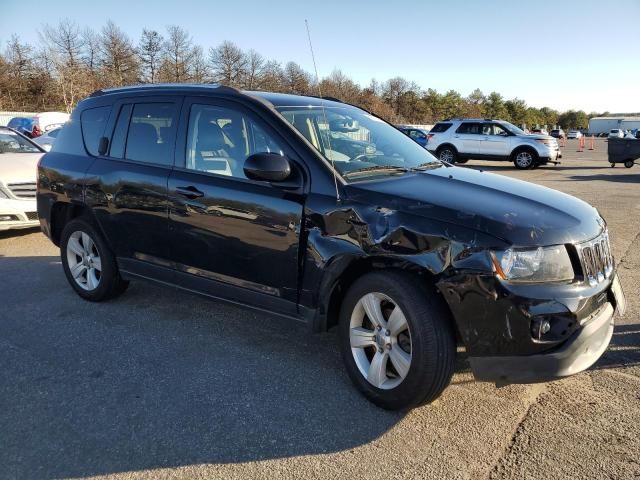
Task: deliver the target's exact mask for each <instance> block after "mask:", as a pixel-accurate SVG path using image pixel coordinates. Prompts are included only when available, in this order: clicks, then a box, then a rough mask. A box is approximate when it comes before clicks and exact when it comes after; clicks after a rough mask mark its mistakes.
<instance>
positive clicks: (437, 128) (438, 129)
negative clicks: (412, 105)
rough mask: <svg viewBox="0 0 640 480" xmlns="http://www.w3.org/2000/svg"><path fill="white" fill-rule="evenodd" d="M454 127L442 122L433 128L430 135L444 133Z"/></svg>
mask: <svg viewBox="0 0 640 480" xmlns="http://www.w3.org/2000/svg"><path fill="white" fill-rule="evenodd" d="M451 125H453V124H452V123H446V122H440V123H436V124H435V125H434V126H433V128H432V129H431V130H430V131H429V133H443V132H446V131H447V130H449V128H450V127H451Z"/></svg>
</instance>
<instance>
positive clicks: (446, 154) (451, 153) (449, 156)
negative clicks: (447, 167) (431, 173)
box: [437, 145, 458, 163]
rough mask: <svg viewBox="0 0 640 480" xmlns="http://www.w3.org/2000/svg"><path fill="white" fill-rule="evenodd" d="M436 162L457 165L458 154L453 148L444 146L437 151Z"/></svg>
mask: <svg viewBox="0 0 640 480" xmlns="http://www.w3.org/2000/svg"><path fill="white" fill-rule="evenodd" d="M437 154H438V160H441V161H443V162H447V163H457V162H458V152H457V151H456V149H455V148H453V147H451V146H449V145H445V146H444V147H440V148H439V149H438V151H437Z"/></svg>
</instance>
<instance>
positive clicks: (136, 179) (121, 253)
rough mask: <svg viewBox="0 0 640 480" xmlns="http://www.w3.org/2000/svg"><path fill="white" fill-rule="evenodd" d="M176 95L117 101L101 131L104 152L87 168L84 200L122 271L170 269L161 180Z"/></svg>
mask: <svg viewBox="0 0 640 480" xmlns="http://www.w3.org/2000/svg"><path fill="white" fill-rule="evenodd" d="M181 101H182V98H181V97H174V96H163V97H138V98H131V99H124V100H121V101H119V102H117V103H116V104H115V105H114V106H113V109H112V113H111V118H110V121H109V123H108V125H107V128H106V132H105V136H106V137H107V138H109V139H110V142H109V147H108V151H107V152H106V153H105V154H104V155H98V152H97V151H96V152H94V153H95V154H96V155H97V158H96V160H95V162H94V163H93V164H92V165H91V167H90V168H89V171H88V172H87V188H86V198H87V203H88V204H89V205H90V206H91V207H93V210H94V212H95V215H96V218H97V220H98V222H99V224H100V227H101V228H102V230H103V232H104V233H105V235H106V237H107V239H108V241H109V243H110V245H111V247H112V248H113V250H114V252H115V254H116V256H118V257H119V258H120V259H123V261H124V262H125V264H126V265H125V269H126V270H132V271H134V272H135V271H136V270H139V269H141V270H143V271H147V270H146V267H145V266H144V264H153V265H156V266H161V267H166V268H171V267H172V264H171V262H170V259H169V245H168V234H167V230H168V215H169V212H168V199H167V181H168V178H169V173H170V172H171V170H172V168H173V160H174V148H175V137H176V132H177V124H178V118H179V110H180V105H181Z"/></svg>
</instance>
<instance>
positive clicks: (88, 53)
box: [82, 28, 100, 75]
mask: <svg viewBox="0 0 640 480" xmlns="http://www.w3.org/2000/svg"><path fill="white" fill-rule="evenodd" d="M82 40H83V44H84V49H83V52H82V63H84V65H85V66H86V67H87V69H88V70H89V71H90V72H91V73H92V74H94V75H95V74H97V72H98V58H99V56H100V35H98V34H97V33H96V32H95V31H94V30H92V29H90V28H85V29H84V31H83V32H82Z"/></svg>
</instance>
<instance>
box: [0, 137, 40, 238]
mask: <svg viewBox="0 0 640 480" xmlns="http://www.w3.org/2000/svg"><path fill="white" fill-rule="evenodd" d="M43 153H44V150H43V149H42V148H40V147H39V146H38V145H36V144H35V143H33V142H32V141H31V140H29V139H28V138H27V137H25V136H24V135H22V134H20V133H18V132H16V131H14V130H12V129H10V128H8V127H0V231H2V230H9V229H18V228H33V227H37V226H38V225H40V223H39V222H38V214H37V207H36V171H37V164H38V160H40V157H41V156H42V154H43Z"/></svg>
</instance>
